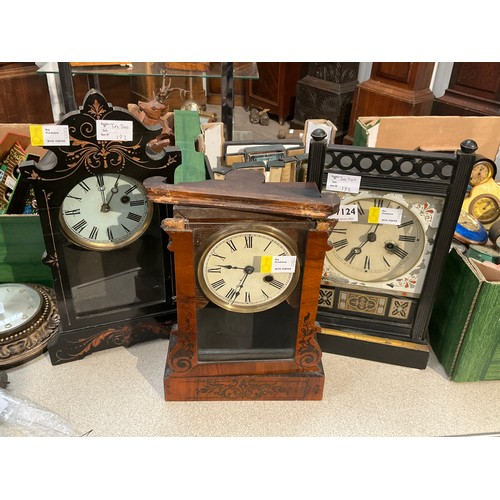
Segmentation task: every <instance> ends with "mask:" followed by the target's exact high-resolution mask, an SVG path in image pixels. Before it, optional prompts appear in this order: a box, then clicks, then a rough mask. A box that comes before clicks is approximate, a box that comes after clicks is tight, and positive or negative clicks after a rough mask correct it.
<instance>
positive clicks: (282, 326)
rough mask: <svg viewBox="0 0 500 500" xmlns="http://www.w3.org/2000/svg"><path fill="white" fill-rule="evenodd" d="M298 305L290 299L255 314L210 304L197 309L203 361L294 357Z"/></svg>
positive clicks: (199, 345) (199, 344) (200, 350)
mask: <svg viewBox="0 0 500 500" xmlns="http://www.w3.org/2000/svg"><path fill="white" fill-rule="evenodd" d="M297 324H298V309H296V308H294V307H292V306H290V305H289V304H288V303H287V302H286V301H285V302H282V303H281V304H279V305H278V306H276V307H274V308H272V309H271V310H268V311H261V312H258V313H255V314H248V313H237V312H232V311H226V310H225V309H221V308H220V307H217V306H215V305H213V304H211V303H210V304H208V305H207V306H206V307H205V308H203V309H200V310H199V311H198V313H197V325H198V327H197V328H198V359H199V360H200V361H221V360H255V359H287V358H293V356H294V352H295V342H296V337H297Z"/></svg>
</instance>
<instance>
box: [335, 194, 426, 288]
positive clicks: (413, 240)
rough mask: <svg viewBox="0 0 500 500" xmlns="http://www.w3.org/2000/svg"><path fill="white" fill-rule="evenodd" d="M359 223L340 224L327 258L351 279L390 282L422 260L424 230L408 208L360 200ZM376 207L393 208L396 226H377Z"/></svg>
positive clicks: (378, 200)
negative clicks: (374, 219) (372, 216)
mask: <svg viewBox="0 0 500 500" xmlns="http://www.w3.org/2000/svg"><path fill="white" fill-rule="evenodd" d="M356 205H357V207H358V221H357V222H355V223H352V222H339V223H338V224H337V226H336V227H335V229H334V230H333V234H332V236H331V237H330V241H331V243H332V244H333V248H332V250H330V251H329V252H328V253H327V258H328V259H329V260H330V262H331V263H332V265H333V266H335V268H336V269H337V270H339V271H341V272H342V273H343V274H345V275H346V276H349V277H350V278H353V279H357V280H363V281H387V280H390V279H394V278H397V277H399V276H401V275H402V274H404V273H406V272H407V271H408V270H409V269H411V268H412V267H413V266H415V264H416V263H417V262H418V261H419V259H420V256H421V255H422V252H423V249H424V243H425V239H424V231H423V228H422V225H421V224H420V221H419V220H418V217H417V216H416V215H415V214H414V213H413V212H411V211H410V210H408V209H407V208H406V207H404V206H403V205H401V204H400V203H397V202H395V201H393V200H386V199H384V198H362V199H359V200H357V201H356ZM373 208H390V209H391V210H397V211H398V212H394V213H395V215H396V217H397V218H398V222H399V223H396V224H380V223H377V224H373V223H370V222H369V216H370V213H371V211H372V210H373Z"/></svg>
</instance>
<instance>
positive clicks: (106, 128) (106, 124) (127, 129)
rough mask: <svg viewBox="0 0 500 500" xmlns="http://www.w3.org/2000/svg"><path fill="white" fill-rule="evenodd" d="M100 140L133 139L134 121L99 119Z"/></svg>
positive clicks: (98, 136) (98, 137) (98, 134)
mask: <svg viewBox="0 0 500 500" xmlns="http://www.w3.org/2000/svg"><path fill="white" fill-rule="evenodd" d="M96 124H97V140H98V141H131V140H132V139H133V132H134V130H133V122H131V121H128V120H97V121H96Z"/></svg>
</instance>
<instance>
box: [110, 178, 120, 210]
mask: <svg viewBox="0 0 500 500" xmlns="http://www.w3.org/2000/svg"><path fill="white" fill-rule="evenodd" d="M119 180H120V176H118V177H117V178H116V182H115V183H114V185H113V187H112V188H111V196H110V197H109V200H108V202H107V204H108V205H109V204H110V203H111V200H112V198H113V196H114V195H115V194H116V193H118V181H119Z"/></svg>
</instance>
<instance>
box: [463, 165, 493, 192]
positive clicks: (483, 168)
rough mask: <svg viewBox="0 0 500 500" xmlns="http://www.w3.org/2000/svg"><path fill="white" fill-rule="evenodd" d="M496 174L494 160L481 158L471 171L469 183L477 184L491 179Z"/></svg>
mask: <svg viewBox="0 0 500 500" xmlns="http://www.w3.org/2000/svg"><path fill="white" fill-rule="evenodd" d="M494 175H495V167H494V164H492V162H490V161H487V160H480V161H478V162H477V163H475V164H474V166H473V167H472V171H471V176H470V179H469V184H470V185H471V186H477V185H478V184H481V183H483V182H486V181H487V180H488V179H491V178H492V177H494Z"/></svg>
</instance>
